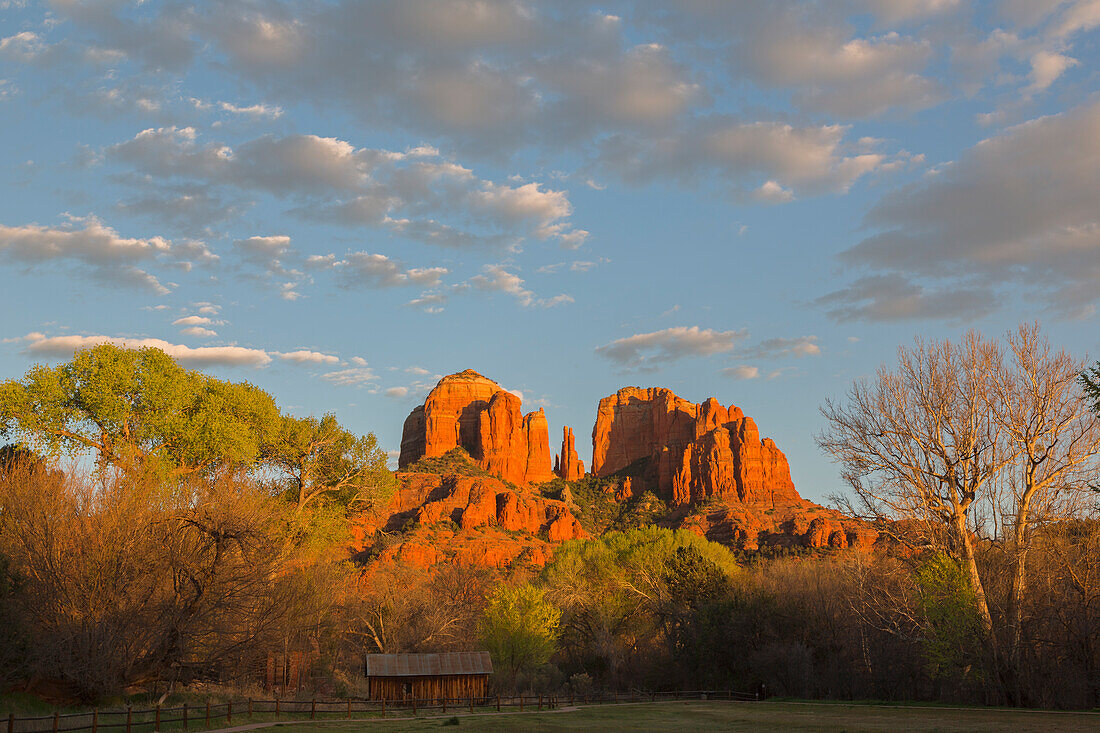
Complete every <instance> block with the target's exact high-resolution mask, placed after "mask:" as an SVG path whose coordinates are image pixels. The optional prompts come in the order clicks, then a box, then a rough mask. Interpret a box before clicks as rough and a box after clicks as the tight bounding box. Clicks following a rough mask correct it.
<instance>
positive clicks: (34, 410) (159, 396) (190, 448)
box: [0, 344, 279, 475]
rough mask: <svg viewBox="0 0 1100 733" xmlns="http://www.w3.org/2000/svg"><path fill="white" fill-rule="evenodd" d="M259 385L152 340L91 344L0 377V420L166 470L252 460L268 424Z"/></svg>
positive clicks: (26, 437) (30, 439) (45, 438)
mask: <svg viewBox="0 0 1100 733" xmlns="http://www.w3.org/2000/svg"><path fill="white" fill-rule="evenodd" d="M278 418H279V411H278V409H277V408H276V406H275V401H274V400H273V399H272V398H271V396H270V395H268V394H267V393H266V392H264V391H263V390H261V389H259V388H258V387H255V386H253V385H251V384H249V383H247V382H241V383H233V382H227V381H223V380H220V379H216V378H214V377H211V376H208V375H205V374H202V373H200V372H197V371H193V370H189V369H184V368H183V367H181V366H180V365H179V364H177V363H176V362H175V361H174V360H173V359H172V358H171V357H170V356H168V355H167V354H165V353H164V352H163V351H161V350H160V349H155V348H148V347H147V348H142V349H127V348H123V347H119V346H115V345H113V344H100V345H98V346H94V347H91V348H88V349H82V350H80V351H78V352H77V353H76V354H75V355H74V356H73V359H72V361H69V362H66V363H63V364H58V365H57V366H52V367H51V366H44V365H36V366H34V367H32V368H31V369H30V370H29V371H28V372H27V374H26V375H25V376H24V377H23V379H11V380H7V381H5V382H2V383H0V430H2V432H3V434H5V435H14V436H16V437H18V439H19V440H20V442H22V443H26V444H29V445H31V446H33V447H34V448H37V449H39V450H43V451H44V452H46V453H47V454H50V455H55V456H56V455H59V454H62V453H69V454H77V453H82V452H85V451H89V450H90V451H92V452H94V454H95V456H96V460H97V462H98V463H99V465H100V466H101V467H108V466H110V467H115V468H118V469H120V470H123V471H125V472H135V471H142V470H149V469H153V468H160V469H166V470H167V471H169V472H171V473H173V474H176V475H182V474H189V473H194V472H198V471H210V470H213V469H216V468H219V467H246V468H248V467H252V466H254V465H255V464H256V462H257V461H258V460H259V459H260V457H261V455H262V449H263V446H264V445H265V444H266V443H268V442H269V441H270V439H271V437H272V435H273V434H274V432H275V431H276V430H277V428H278Z"/></svg>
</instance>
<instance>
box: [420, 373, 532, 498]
mask: <svg viewBox="0 0 1100 733" xmlns="http://www.w3.org/2000/svg"><path fill="white" fill-rule="evenodd" d="M455 447H461V448H463V449H465V450H466V452H467V453H469V454H470V456H471V457H472V458H473V459H474V461H475V462H476V463H477V464H478V465H479V466H481V467H482V468H484V469H485V470H486V471H488V472H490V473H492V474H493V475H495V476H499V477H500V478H502V479H504V480H505V481H510V482H512V483H514V484H519V485H526V484H531V483H540V482H543V481H549V480H551V479H553V478H554V473H553V471H552V470H551V463H550V430H549V427H548V425H547V422H546V415H545V414H544V413H543V411H542V409H541V408H540V409H539V410H538V411H537V412H529V413H527V414H526V415H523V414H522V413H521V411H520V399H519V398H518V397H516V396H515V395H514V394H512V393H511V392H508V391H507V390H505V389H503V388H501V386H500V385H499V384H497V383H496V382H494V381H493V380H491V379H488V378H486V377H483V376H482V375H480V374H478V373H477V372H475V371H473V370H472V369H467V370H466V371H464V372H460V373H458V374H452V375H450V376H447V377H444V378H443V379H441V380H439V383H438V384H436V386H435V389H433V390H432V391H431V393H430V394H429V395H428V399H427V400H426V401H425V402H424V404H423V405H421V406H419V407H417V408H415V409H414V410H413V411H412V412H411V413H410V414H409V416H408V417H407V418H406V419H405V426H404V429H403V430H402V434H401V456H400V458H399V459H398V466H399V467H400V468H405V467H406V466H409V465H411V464H413V463H415V462H416V461H418V460H420V459H421V458H425V457H427V458H431V457H433V456H440V455H443V454H444V453H446V452H447V451H449V450H451V449H452V448H455Z"/></svg>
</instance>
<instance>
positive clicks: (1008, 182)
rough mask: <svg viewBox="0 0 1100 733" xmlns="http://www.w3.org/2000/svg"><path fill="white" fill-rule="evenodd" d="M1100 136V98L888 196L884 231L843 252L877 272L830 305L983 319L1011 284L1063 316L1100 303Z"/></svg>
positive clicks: (853, 263) (880, 214)
mask: <svg viewBox="0 0 1100 733" xmlns="http://www.w3.org/2000/svg"><path fill="white" fill-rule="evenodd" d="M1097 129H1100V101H1092V102H1089V103H1086V104H1084V105H1081V106H1079V107H1077V108H1074V109H1071V110H1068V111H1066V112H1064V113H1061V114H1058V115H1051V116H1047V117H1040V118H1038V119H1035V120H1032V121H1030V122H1027V123H1024V124H1022V125H1018V126H1016V127H1013V128H1010V129H1008V130H1006V131H1005V132H1004V133H1002V134H1001V135H998V136H997V137H992V138H989V139H987V140H984V141H982V142H981V143H979V144H978V145H976V146H974V147H973V148H971V149H970V150H969V151H967V152H966V153H965V154H964V155H963V156H961V158H960V159H959V160H958V161H956V163H955V164H954V165H952V166H951V167H950V168H947V169H945V170H944V171H942V172H941V173H940V174H939V175H937V176H934V177H931V178H927V179H924V180H922V181H920V182H918V183H914V184H911V185H909V186H905V187H903V188H901V189H898V190H895V191H893V192H891V193H888V194H887V195H885V196H884V197H883V198H882V199H881V200H880V201H879V202H878V203H877V204H876V205H875V206H874V207H873V208H872V209H871V210H870V212H869V213H868V214H867V217H866V221H865V225H866V226H867V228H869V229H872V230H874V229H877V230H878V231H877V232H876V233H873V234H871V235H870V236H867V237H866V238H864V239H863V241H861V242H860V243H859V244H857V245H856V246H854V247H852V248H850V249H849V250H847V251H845V252H844V253H842V255H841V261H842V262H843V263H845V265H846V266H848V267H859V268H865V269H867V270H869V271H870V275H866V276H862V277H861V278H859V279H858V280H857V281H856V282H854V283H853V284H852V285H851V286H849V288H846V289H842V290H840V291H837V292H836V293H833V294H830V295H829V296H826V297H824V298H822V299H820V301H819V303H821V304H823V305H825V306H827V307H829V308H831V309H832V312H833V313H834V315H835V316H837V317H840V318H842V319H850V318H860V317H870V318H877V319H881V318H898V317H922V315H923V317H957V316H959V315H961V314H964V313H966V312H967V311H969V312H970V313H983V312H987V311H988V310H989V308H990V307H993V306H994V305H995V304H996V302H997V300H998V292H999V291H1001V290H1002V289H1006V288H1011V295H1012V297H1013V298H1016V299H1018V298H1020V297H1021V296H1025V295H1030V296H1033V297H1037V298H1039V299H1040V300H1045V301H1046V302H1047V303H1048V304H1050V305H1051V306H1053V307H1055V308H1059V309H1063V308H1075V307H1077V306H1080V305H1082V304H1088V303H1091V302H1094V301H1095V300H1097V298H1098V297H1100V294H1098V293H1097V291H1096V287H1095V284H1096V282H1097V281H1098V280H1100V135H1097V134H1096V130H1097ZM1066 141H1073V144H1072V145H1071V144H1067V143H1066ZM937 301H939V302H937ZM860 303H862V304H863V305H859V304H860Z"/></svg>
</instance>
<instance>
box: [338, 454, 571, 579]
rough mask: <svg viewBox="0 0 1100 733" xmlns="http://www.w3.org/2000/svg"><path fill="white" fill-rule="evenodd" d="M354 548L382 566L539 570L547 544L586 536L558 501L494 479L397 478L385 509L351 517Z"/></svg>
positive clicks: (449, 476)
mask: <svg viewBox="0 0 1100 733" xmlns="http://www.w3.org/2000/svg"><path fill="white" fill-rule="evenodd" d="M353 537H354V540H355V544H356V545H357V547H358V549H359V551H360V552H362V553H363V554H364V555H371V554H373V560H374V561H375V562H380V563H383V564H388V563H393V562H398V563H406V564H412V565H418V566H420V567H424V568H427V567H431V566H432V565H436V564H438V563H441V562H452V563H456V564H458V565H478V566H484V567H504V566H508V565H512V564H513V563H516V562H519V563H522V564H528V565H533V566H541V565H544V564H545V563H546V561H547V560H549V559H550V557H551V555H552V554H553V546H554V545H556V544H558V543H561V542H564V541H566V540H572V539H578V538H582V537H587V535H586V534H585V532H584V530H583V529H581V525H580V522H578V521H577V519H576V518H575V517H574V516H573V514H572V512H571V511H570V509H569V507H568V506H567V505H566V504H565V503H564V502H562V501H558V500H556V499H548V498H545V497H543V496H540V495H538V494H536V493H535V492H533V491H527V490H524V489H518V490H517V489H514V488H509V487H508V486H505V484H504V483H503V482H502V481H501V480H500V479H498V478H495V477H493V476H464V475H459V474H454V473H444V474H437V473H404V472H399V473H398V474H397V491H396V492H395V494H394V496H393V498H392V499H391V501H390V503H389V504H388V505H387V506H385V507H381V508H379V509H378V510H376V511H373V512H370V513H366V514H361V515H359V516H357V517H356V519H355V522H354V525H353Z"/></svg>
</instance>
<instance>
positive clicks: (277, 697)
mask: <svg viewBox="0 0 1100 733" xmlns="http://www.w3.org/2000/svg"><path fill="white" fill-rule="evenodd" d="M275 718H276V719H278V718H279V696H278V695H276V696H275Z"/></svg>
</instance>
